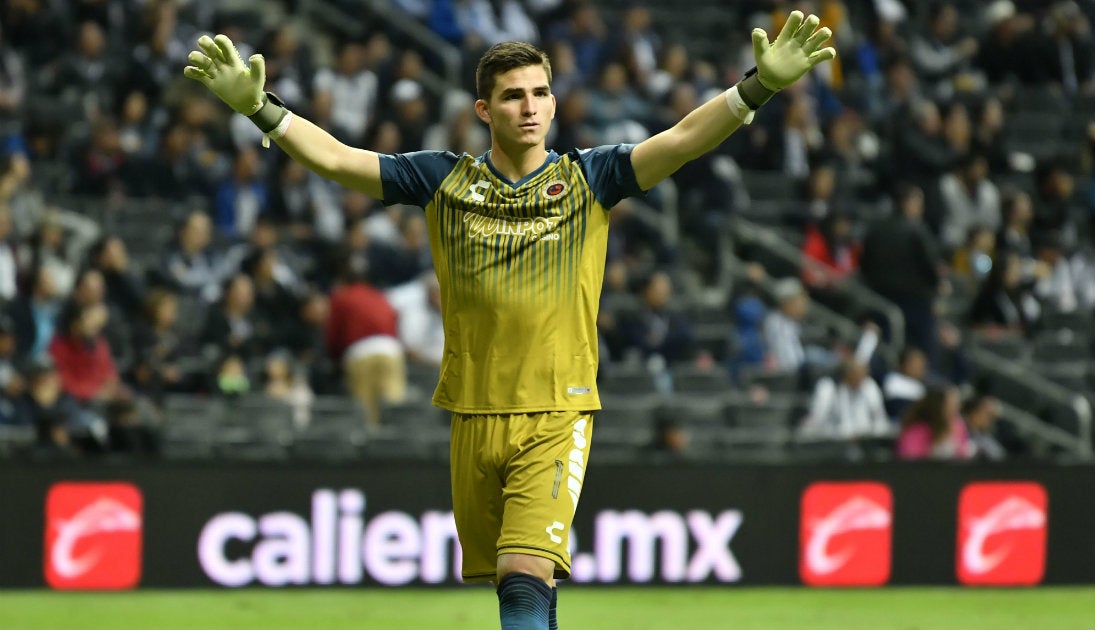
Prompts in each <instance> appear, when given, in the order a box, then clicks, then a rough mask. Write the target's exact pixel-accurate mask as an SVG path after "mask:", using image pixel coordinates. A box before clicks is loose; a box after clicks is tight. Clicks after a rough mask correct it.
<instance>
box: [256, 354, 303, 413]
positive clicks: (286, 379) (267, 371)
mask: <svg viewBox="0 0 1095 630" xmlns="http://www.w3.org/2000/svg"><path fill="white" fill-rule="evenodd" d="M264 376H265V381H266V382H265V385H264V386H263V393H264V394H266V396H268V397H270V398H272V399H274V400H280V401H282V402H284V403H285V404H287V405H289V406H290V407H291V408H292V409H293V425H294V426H295V427H296V428H297V429H298V430H299V429H303V428H304V427H306V426H308V423H309V422H310V421H311V412H312V401H313V400H315V393H314V392H313V391H312V387H311V386H310V385H309V384H308V379H307V377H306V376H305V374H304V372H303V371H302V370H301V369H300V367H299V366H297V365H296V364H295V362H294V361H293V356H292V355H291V354H289V353H288V352H285V351H275V352H271V353H270V354H269V355H267V357H266V363H265V365H264Z"/></svg>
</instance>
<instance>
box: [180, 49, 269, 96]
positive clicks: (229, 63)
mask: <svg viewBox="0 0 1095 630" xmlns="http://www.w3.org/2000/svg"><path fill="white" fill-rule="evenodd" d="M198 46H199V47H200V48H201V49H202V52H198V51H196V50H193V51H191V52H190V56H189V57H187V59H188V60H189V61H190V63H192V64H193V65H190V66H187V67H186V68H185V69H184V70H183V74H184V75H186V76H187V77H190V78H191V79H194V80H195V81H197V82H199V83H201V84H202V85H204V86H205V87H207V88H209V90H210V91H211V92H213V93H214V94H216V95H217V98H219V99H220V100H222V101H224V102H225V103H226V104H227V105H228V106H229V107H231V108H232V109H233V110H235V111H237V112H239V113H241V114H243V115H244V116H250V115H252V114H254V113H255V112H257V111H258V110H259V108H260V107H262V86H263V85H264V84H265V83H266V62H265V60H264V59H263V58H262V55H251V58H250V59H249V60H248V61H249V62H250V64H251V67H250V68H248V67H247V66H245V65H243V60H242V59H240V53H239V51H238V50H236V46H235V45H234V44H233V43H232V40H230V39H228V36H227V35H217V36H216V37H215V38H211V37H209V36H208V35H202V36H201V37H199V38H198Z"/></svg>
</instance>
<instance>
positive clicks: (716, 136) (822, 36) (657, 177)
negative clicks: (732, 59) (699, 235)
mask: <svg viewBox="0 0 1095 630" xmlns="http://www.w3.org/2000/svg"><path fill="white" fill-rule="evenodd" d="M818 23H819V20H818V18H817V16H815V15H811V16H810V17H808V18H805V19H804V18H803V15H802V13H801V12H799V11H792V12H791V15H790V17H788V18H787V23H786V24H784V26H783V30H781V31H780V33H779V36H777V37H776V41H775V42H773V43H771V44H769V43H768V34H767V33H765V32H764V29H761V28H756V29H753V53H754V55H755V57H756V62H757V68H756V72H751V73H750V74H748V75H746V78H744V79H743V80H742V81H741V82H740V83H738V84H737V85H735V86H734V87H732V88H730V89H729V90H727V91H726V92H725V93H724V94H720V95H719V96H716V97H715V98H713V99H711V100H709V101H707V102H706V103H704V104H703V105H700V106H699V107H697V108H696V109H695V110H693V111H692V112H691V113H690V114H688V115H687V116H685V117H684V118H683V119H682V120H681V121H680V122H679V123H677V124H676V125H674V126H673V127H671V128H669V129H666V130H665V131H663V132H661V133H659V134H658V135H656V136H653V137H652V138H649V139H647V140H644V141H643V142H641V143H639V145H637V146H636V147H635V149H634V150H633V151H632V153H631V165H632V167H633V168H634V169H635V179H636V181H637V182H638V184H639V187H640V188H642V189H643V190H650V189H651V188H653V187H654V186H655V185H657V183H658V182H660V181H662V180H663V179H665V178H666V177H669V176H670V175H672V174H673V173H675V172H676V171H677V169H679V168H680V167H681V166H683V165H684V164H685V163H686V162H689V161H691V160H694V159H696V158H698V157H699V156H701V155H703V154H704V153H707V152H708V151H710V150H711V149H714V148H715V147H717V146H718V145H719V144H721V143H722V141H723V140H726V138H727V137H729V136H730V134H732V133H734V131H735V130H737V128H738V127H740V126H741V124H742V123H743V122H744V123H747V122H749V121H750V120H752V114H753V111H754V110H756V109H757V108H758V107H760V106H761V105H763V104H764V103H765V102H766V101H767V100H768V99H769V98H771V97H772V95H773V94H775V93H776V92H778V91H779V90H782V89H783V88H785V87H787V86H789V85H791V84H792V83H794V82H795V81H798V80H799V79H800V78H802V76H803V75H804V74H806V73H807V72H809V71H810V70H811V69H812V68H813V67H814V66H816V65H818V64H819V63H821V62H823V61H828V60H829V59H833V58H834V57H836V50H834V49H833V48H831V47H830V48H821V45H822V44H824V43H825V42H826V41H828V40H829V37H831V36H832V32H831V31H830V30H829V29H828V28H821V29H819V28H818V27H817V26H818Z"/></svg>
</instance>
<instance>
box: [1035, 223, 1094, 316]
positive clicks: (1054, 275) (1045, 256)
mask: <svg viewBox="0 0 1095 630" xmlns="http://www.w3.org/2000/svg"><path fill="white" fill-rule="evenodd" d="M1034 258H1035V260H1036V261H1037V264H1038V267H1039V269H1042V270H1044V271H1043V273H1042V274H1041V275H1040V276H1039V277H1038V279H1037V280H1035V282H1034V287H1033V293H1034V297H1036V298H1038V300H1039V302H1041V304H1042V306H1044V307H1046V309H1048V310H1052V311H1056V312H1058V313H1071V312H1073V311H1075V310H1076V309H1077V307H1078V306H1079V303H1080V292H1081V291H1083V289H1082V288H1081V287H1080V281H1081V279H1080V278H1078V277H1076V276H1075V270H1074V268H1073V266H1072V265H1070V264H1069V261H1068V258H1067V257H1066V256H1065V251H1064V247H1063V246H1062V244H1061V238H1060V235H1058V234H1057V233H1056V232H1043V233H1041V234H1039V235H1038V237H1037V238H1036V239H1035V245H1034Z"/></svg>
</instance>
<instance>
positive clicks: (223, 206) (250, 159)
mask: <svg viewBox="0 0 1095 630" xmlns="http://www.w3.org/2000/svg"><path fill="white" fill-rule="evenodd" d="M269 206H270V189H269V187H268V186H267V185H266V181H265V180H264V179H263V177H262V164H261V162H259V154H258V152H257V151H256V150H255V149H254V148H252V147H246V148H243V149H239V150H237V151H236V158H235V160H234V161H233V163H232V172H231V174H230V175H229V176H228V177H227V178H225V179H224V181H222V182H221V184H220V186H219V187H218V188H217V192H216V195H215V196H214V198H213V207H214V213H215V214H214V218H215V224H216V227H217V229H218V230H219V231H220V232H221V233H222V234H224V235H225V236H227V237H228V238H240V237H242V236H243V235H245V234H248V233H250V232H251V228H252V227H254V225H255V220H256V218H258V216H259V215H260V214H264V213H266V212H267V211H268V209H269Z"/></svg>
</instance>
